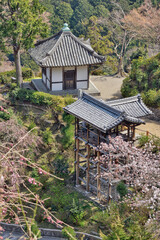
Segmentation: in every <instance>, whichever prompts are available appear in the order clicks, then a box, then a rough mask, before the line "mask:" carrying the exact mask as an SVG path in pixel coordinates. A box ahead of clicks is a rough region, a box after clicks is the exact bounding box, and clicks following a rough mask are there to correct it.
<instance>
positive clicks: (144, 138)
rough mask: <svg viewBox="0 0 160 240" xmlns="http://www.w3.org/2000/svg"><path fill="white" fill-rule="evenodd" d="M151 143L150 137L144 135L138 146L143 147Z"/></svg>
mask: <svg viewBox="0 0 160 240" xmlns="http://www.w3.org/2000/svg"><path fill="white" fill-rule="evenodd" d="M148 141H149V137H148V136H146V135H145V134H142V135H141V137H140V138H139V139H138V145H139V146H140V147H143V146H144V145H145V144H146V143H147V142H148Z"/></svg>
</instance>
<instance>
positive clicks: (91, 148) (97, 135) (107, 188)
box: [75, 118, 136, 203]
mask: <svg viewBox="0 0 160 240" xmlns="http://www.w3.org/2000/svg"><path fill="white" fill-rule="evenodd" d="M135 127H136V125H135V124H130V125H129V124H128V123H125V122H124V123H123V124H121V125H119V126H116V127H115V128H113V129H111V130H109V131H108V132H107V133H106V134H104V133H103V132H101V131H99V130H98V129H96V128H93V126H91V125H89V124H86V123H85V122H81V121H80V119H78V118H75V158H76V159H75V171H76V186H79V185H82V186H83V187H85V190H86V192H93V193H95V194H96V195H97V198H98V199H99V200H101V199H103V200H105V201H107V202H109V203H110V202H111V200H112V199H113V198H114V199H115V200H116V199H117V196H116V185H117V183H118V182H116V181H114V182H112V181H111V179H109V178H108V179H107V180H106V179H104V178H103V177H102V176H103V174H104V172H105V171H106V172H107V171H108V170H107V168H105V166H103V165H102V164H101V162H100V156H101V154H102V152H101V151H100V150H99V149H98V148H97V146H99V145H100V143H102V142H104V143H109V136H112V137H115V136H118V135H121V136H123V138H124V139H125V140H129V141H133V140H134V137H135ZM93 159H94V161H93Z"/></svg>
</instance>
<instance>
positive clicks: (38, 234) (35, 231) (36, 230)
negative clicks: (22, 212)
mask: <svg viewBox="0 0 160 240" xmlns="http://www.w3.org/2000/svg"><path fill="white" fill-rule="evenodd" d="M31 231H32V233H33V236H36V237H37V239H40V238H41V232H40V230H39V228H38V225H37V223H36V222H34V223H33V224H32V226H31Z"/></svg>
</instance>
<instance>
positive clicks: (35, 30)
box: [0, 0, 48, 50]
mask: <svg viewBox="0 0 160 240" xmlns="http://www.w3.org/2000/svg"><path fill="white" fill-rule="evenodd" d="M44 10H45V9H44V7H43V6H42V5H41V3H40V1H39V0H32V1H30V0H25V1H21V0H16V1H14V0H10V1H7V0H3V1H1V2H0V12H1V24H0V29H1V32H2V34H3V39H6V38H7V39H8V41H7V42H8V43H10V44H11V46H13V47H15V50H16V47H18V48H19V47H23V48H25V49H28V48H29V47H31V46H32V45H33V42H34V39H35V37H36V36H37V35H38V34H40V35H41V36H42V37H44V36H45V35H46V33H47V29H48V27H47V24H46V23H44V22H43V17H42V14H43V12H44ZM9 14H10V15H11V16H14V17H11V18H10V21H8V15H9Z"/></svg>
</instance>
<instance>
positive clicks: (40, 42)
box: [34, 30, 62, 47]
mask: <svg viewBox="0 0 160 240" xmlns="http://www.w3.org/2000/svg"><path fill="white" fill-rule="evenodd" d="M61 32H62V30H61V31H59V32H58V33H56V34H54V35H52V36H50V37H49V38H45V39H42V40H38V41H37V42H36V43H35V45H34V46H35V47H36V46H38V45H40V44H43V43H45V42H47V41H49V40H51V39H52V38H55V37H57V36H58V35H59V34H60V33H61Z"/></svg>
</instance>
